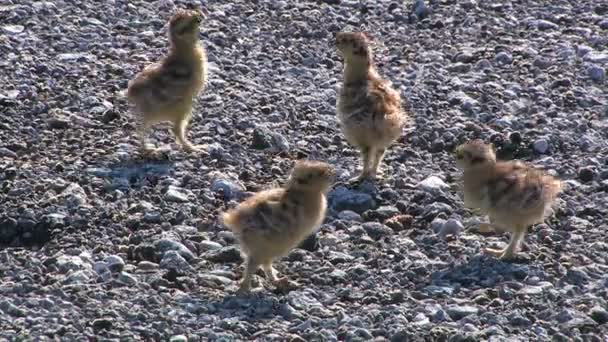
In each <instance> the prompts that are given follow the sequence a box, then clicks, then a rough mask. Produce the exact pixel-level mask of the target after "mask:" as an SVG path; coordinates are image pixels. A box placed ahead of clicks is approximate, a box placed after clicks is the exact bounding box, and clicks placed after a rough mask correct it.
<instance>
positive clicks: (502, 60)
mask: <svg viewBox="0 0 608 342" xmlns="http://www.w3.org/2000/svg"><path fill="white" fill-rule="evenodd" d="M494 60H495V61H496V63H498V64H501V65H507V64H511V63H513V56H512V55H511V54H510V53H508V52H506V51H501V52H499V53H497V54H496V57H494Z"/></svg>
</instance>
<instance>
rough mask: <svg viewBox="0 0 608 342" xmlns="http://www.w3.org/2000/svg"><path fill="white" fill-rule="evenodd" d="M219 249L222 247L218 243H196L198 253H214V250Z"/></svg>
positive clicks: (207, 241)
mask: <svg viewBox="0 0 608 342" xmlns="http://www.w3.org/2000/svg"><path fill="white" fill-rule="evenodd" d="M220 248H222V245H221V244H220V243H217V242H213V241H209V240H203V241H201V242H199V243H198V249H199V251H203V252H207V251H214V250H216V249H220Z"/></svg>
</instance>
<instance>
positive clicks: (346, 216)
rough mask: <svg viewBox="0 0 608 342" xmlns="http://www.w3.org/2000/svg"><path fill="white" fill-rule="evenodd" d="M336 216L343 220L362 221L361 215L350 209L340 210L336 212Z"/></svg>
mask: <svg viewBox="0 0 608 342" xmlns="http://www.w3.org/2000/svg"><path fill="white" fill-rule="evenodd" d="M338 218H339V219H340V220H343V221H354V222H363V218H362V217H361V215H359V214H357V213H356V212H354V211H352V210H342V211H341V212H339V213H338Z"/></svg>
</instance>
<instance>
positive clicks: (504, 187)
mask: <svg viewBox="0 0 608 342" xmlns="http://www.w3.org/2000/svg"><path fill="white" fill-rule="evenodd" d="M456 158H457V160H456V164H457V166H458V167H459V168H460V169H462V170H463V190H464V202H465V205H466V206H467V207H469V208H477V209H480V210H481V212H482V213H483V214H486V215H488V216H489V218H490V221H491V223H492V225H493V226H494V227H495V228H496V229H497V230H499V231H506V232H511V241H510V242H509V245H508V246H507V248H506V249H504V250H494V249H485V251H486V252H487V253H489V254H492V255H496V256H499V257H500V258H501V259H510V258H513V257H515V255H516V251H517V248H518V245H519V243H520V241H521V239H522V238H523V237H524V234H525V232H526V230H527V229H528V227H529V226H531V225H533V224H536V223H540V222H543V221H544V219H545V217H546V216H547V215H549V214H550V212H551V206H552V204H553V202H554V201H555V199H556V198H557V196H558V194H559V193H560V192H561V189H562V185H561V181H559V180H558V179H556V178H554V177H552V176H550V175H548V174H546V173H545V172H543V171H542V170H538V169H535V168H533V167H531V166H529V165H527V164H525V163H523V162H521V161H497V160H496V155H495V153H494V151H493V149H492V146H491V145H487V144H484V143H483V142H482V141H479V140H473V141H470V142H467V143H465V144H462V145H460V146H458V147H457V149H456Z"/></svg>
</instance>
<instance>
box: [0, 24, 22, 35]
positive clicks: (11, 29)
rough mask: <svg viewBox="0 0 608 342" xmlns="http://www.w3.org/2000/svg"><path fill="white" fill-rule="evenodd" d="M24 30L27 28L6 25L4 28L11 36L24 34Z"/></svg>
mask: <svg viewBox="0 0 608 342" xmlns="http://www.w3.org/2000/svg"><path fill="white" fill-rule="evenodd" d="M23 30H25V27H23V25H4V26H2V31H4V32H6V33H9V34H18V33H21V32H23Z"/></svg>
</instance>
